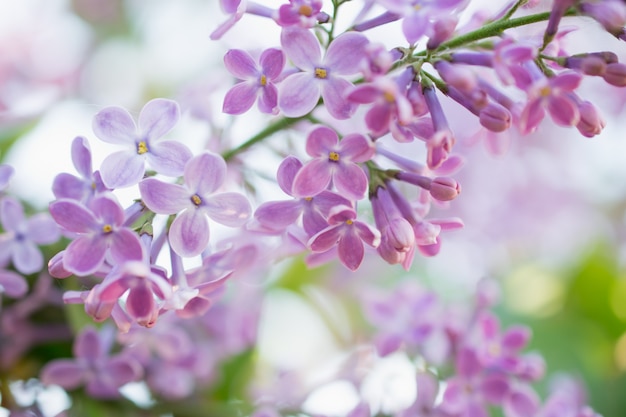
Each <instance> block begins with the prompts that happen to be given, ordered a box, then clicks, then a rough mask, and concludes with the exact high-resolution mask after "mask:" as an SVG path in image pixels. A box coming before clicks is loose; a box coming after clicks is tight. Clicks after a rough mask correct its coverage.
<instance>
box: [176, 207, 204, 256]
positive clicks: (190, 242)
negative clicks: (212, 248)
mask: <svg viewBox="0 0 626 417" xmlns="http://www.w3.org/2000/svg"><path fill="white" fill-rule="evenodd" d="M169 240H170V245H171V246H172V249H173V250H174V252H176V253H177V254H178V255H180V256H183V257H191V256H196V255H199V254H200V253H201V252H202V251H203V250H204V249H205V248H206V247H207V245H208V243H209V221H208V219H207V218H206V215H205V214H204V211H203V210H198V209H187V210H185V211H183V212H182V213H181V214H179V215H178V216H177V217H176V218H175V219H174V221H173V222H172V226H171V227H170V233H169Z"/></svg>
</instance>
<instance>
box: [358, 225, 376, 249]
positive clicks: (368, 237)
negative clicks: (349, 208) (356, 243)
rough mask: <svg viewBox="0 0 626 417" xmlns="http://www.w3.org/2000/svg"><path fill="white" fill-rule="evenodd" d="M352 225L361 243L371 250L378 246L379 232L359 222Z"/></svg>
mask: <svg viewBox="0 0 626 417" xmlns="http://www.w3.org/2000/svg"><path fill="white" fill-rule="evenodd" d="M352 225H353V226H354V228H355V229H356V233H357V235H358V236H359V238H360V239H361V240H362V241H363V242H365V243H366V244H368V245H369V246H371V247H373V248H377V247H378V245H380V232H379V231H378V230H377V229H374V228H373V227H370V226H369V225H367V224H365V223H361V222H355V223H353V224H352Z"/></svg>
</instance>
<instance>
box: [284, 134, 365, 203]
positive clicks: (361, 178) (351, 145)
mask: <svg viewBox="0 0 626 417" xmlns="http://www.w3.org/2000/svg"><path fill="white" fill-rule="evenodd" d="M306 151H307V153H308V154H309V155H310V156H312V157H313V158H314V159H313V160H311V161H309V162H308V163H307V164H306V165H305V166H304V167H303V168H302V169H301V170H300V171H298V174H296V177H295V178H294V182H293V194H294V196H296V197H312V196H315V195H317V194H319V193H321V192H322V191H324V190H325V189H327V188H328V186H329V185H330V184H331V182H332V183H333V184H334V185H335V187H336V188H337V190H338V191H339V193H340V194H341V195H344V196H345V197H347V198H349V199H352V200H360V199H362V198H363V197H364V196H365V193H366V191H367V183H368V181H367V176H366V175H365V172H363V170H362V169H361V167H359V165H358V164H357V163H360V162H365V161H368V160H370V159H371V158H372V156H374V153H375V149H374V147H373V145H372V144H371V143H370V141H369V140H368V139H367V138H366V137H365V136H363V135H360V134H350V135H347V136H346V137H344V138H343V139H342V140H341V141H339V136H337V133H336V132H335V131H334V130H332V129H330V128H328V127H326V126H319V127H317V128H315V129H314V130H312V131H311V133H309V135H308V136H307V141H306Z"/></svg>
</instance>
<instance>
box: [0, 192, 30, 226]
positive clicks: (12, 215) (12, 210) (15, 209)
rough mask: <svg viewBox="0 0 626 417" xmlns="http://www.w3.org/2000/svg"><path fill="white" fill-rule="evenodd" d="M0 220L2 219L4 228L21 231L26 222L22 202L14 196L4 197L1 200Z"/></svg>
mask: <svg viewBox="0 0 626 417" xmlns="http://www.w3.org/2000/svg"><path fill="white" fill-rule="evenodd" d="M0 220H2V227H4V230H7V231H19V228H20V227H21V225H22V224H23V223H24V209H23V208H22V204H21V203H20V202H19V201H18V200H16V199H14V198H13V197H4V198H3V199H2V200H0Z"/></svg>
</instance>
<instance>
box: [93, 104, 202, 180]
mask: <svg viewBox="0 0 626 417" xmlns="http://www.w3.org/2000/svg"><path fill="white" fill-rule="evenodd" d="M179 118H180V110H179V107H178V104H177V103H176V102H174V101H172V100H166V99H154V100H151V101H149V102H148V103H146V105H145V106H144V107H143V109H142V110H141V113H140V114H139V118H138V125H136V124H135V121H134V120H133V117H132V116H131V115H130V113H128V112H127V111H126V110H124V109H122V108H121V107H107V108H104V109H102V110H101V111H99V112H98V114H96V116H95V117H94V119H93V131H94V133H95V134H96V136H97V137H98V138H99V139H100V140H102V141H104V142H108V143H113V144H117V145H125V146H126V147H128V146H130V149H128V150H124V151H118V152H115V153H113V154H111V155H109V156H107V157H106V158H105V159H104V161H103V162H102V166H101V168H100V174H101V176H102V181H103V182H104V184H105V185H106V186H107V187H108V188H112V189H114V188H123V187H129V186H131V185H135V184H137V183H138V182H139V181H140V180H141V178H142V177H143V175H144V173H145V170H146V163H147V164H148V165H149V166H150V168H152V169H154V170H155V171H157V172H158V173H159V174H163V175H167V176H171V177H177V176H179V175H181V174H182V173H183V168H184V166H185V163H186V162H187V161H188V160H189V158H191V156H192V154H191V151H190V150H189V149H188V148H187V147H186V146H185V145H183V144H182V143H180V142H175V141H163V140H161V138H162V137H163V136H164V135H165V134H166V133H167V132H169V131H170V130H171V129H172V128H173V127H174V125H175V124H176V123H177V122H178V119H179Z"/></svg>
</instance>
